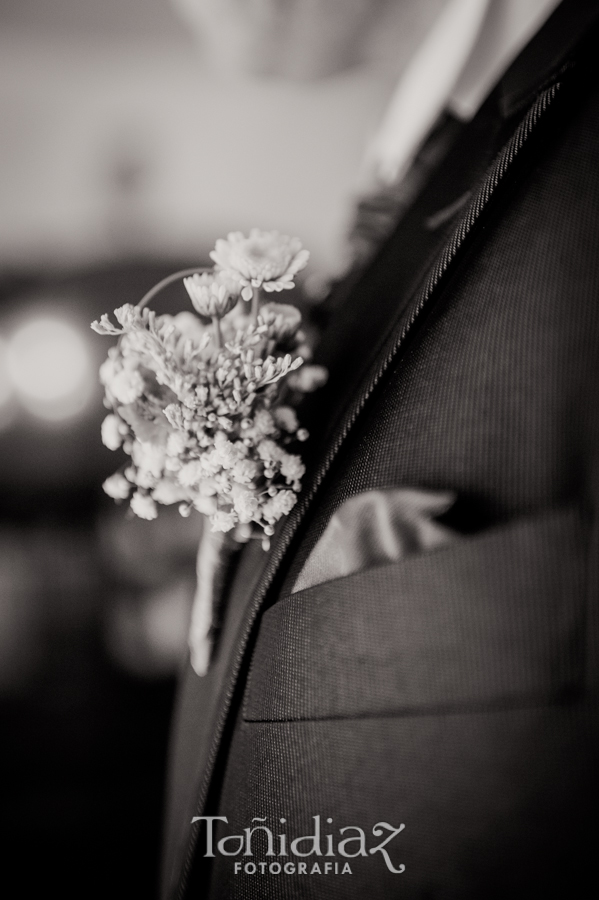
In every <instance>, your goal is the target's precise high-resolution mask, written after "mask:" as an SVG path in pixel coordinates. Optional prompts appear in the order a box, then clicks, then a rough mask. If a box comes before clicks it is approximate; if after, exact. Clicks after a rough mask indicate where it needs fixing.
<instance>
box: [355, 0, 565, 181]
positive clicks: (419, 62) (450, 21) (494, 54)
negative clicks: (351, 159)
mask: <svg viewBox="0 0 599 900" xmlns="http://www.w3.org/2000/svg"><path fill="white" fill-rule="evenodd" d="M559 2H560V0H449V2H448V3H447V5H446V6H445V7H444V9H443V11H442V12H441V14H440V15H439V17H438V19H437V20H436V22H435V23H434V25H433V27H432V28H431V30H430V31H429V33H428V35H427V37H426V38H425V40H424V41H423V42H422V44H421V45H420V47H419V48H418V50H417V51H416V53H415V54H414V56H413V57H412V59H411V60H410V62H409V64H408V66H407V67H406V69H405V70H404V72H403V73H402V75H401V78H400V80H399V82H398V84H397V87H396V88H395V91H394V93H393V96H392V98H391V101H390V103H389V106H388V108H387V112H386V114H385V117H384V119H383V122H382V124H381V126H380V128H379V130H378V131H377V133H376V134H375V136H374V138H373V139H372V141H371V142H370V144H369V147H368V149H367V153H366V159H365V167H364V168H365V172H364V174H365V180H366V181H367V182H368V183H369V184H370V185H373V184H378V185H379V186H381V185H385V184H391V183H393V182H396V181H397V180H398V179H400V178H402V176H403V175H404V174H405V172H406V171H407V169H408V168H409V166H410V164H411V162H412V160H413V159H414V156H415V155H416V153H417V151H418V149H419V147H420V146H421V144H422V142H423V141H424V139H425V138H426V136H427V134H428V132H429V131H430V129H431V128H432V126H433V125H434V123H435V122H436V120H437V119H438V117H439V115H440V114H441V113H442V112H443V110H445V109H448V110H449V111H450V112H452V113H453V114H454V115H456V116H457V117H458V118H461V119H463V120H468V119H471V118H472V117H473V116H474V115H475V113H476V112H477V110H478V108H479V107H480V105H481V104H482V102H483V101H484V99H485V97H486V96H487V94H488V93H489V91H490V90H491V88H492V87H493V85H494V84H495V83H496V82H497V80H498V79H499V78H500V76H501V75H502V74H503V72H505V71H506V69H507V68H508V66H509V65H510V63H511V62H512V61H513V60H514V59H515V58H516V56H517V55H518V54H519V52H520V51H521V50H522V49H523V47H524V46H525V45H526V44H527V43H528V41H529V40H530V39H531V38H532V37H533V35H534V34H535V33H536V32H537V31H538V30H539V29H540V28H541V26H542V25H543V24H544V22H545V21H546V20H547V19H548V18H549V16H550V15H551V13H552V12H553V10H554V9H555V8H556V7H557V6H558V5H559Z"/></svg>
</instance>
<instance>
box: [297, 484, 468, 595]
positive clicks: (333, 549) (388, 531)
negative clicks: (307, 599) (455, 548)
mask: <svg viewBox="0 0 599 900" xmlns="http://www.w3.org/2000/svg"><path fill="white" fill-rule="evenodd" d="M455 499H456V495H455V494H454V493H453V492H451V491H427V490H421V489H418V488H388V489H385V490H374V491H364V492H363V493H361V494H356V495H354V496H353V497H350V498H349V499H348V500H346V501H345V502H344V503H342V505H341V506H340V507H339V509H337V510H336V511H335V513H334V514H333V516H332V517H331V520H330V521H329V523H328V525H327V527H326V529H325V531H324V532H323V534H322V536H321V537H320V539H319V541H318V542H317V544H316V546H315V547H314V548H313V549H312V551H311V553H310V555H309V556H308V559H307V560H306V562H305V563H304V565H303V567H302V569H301V571H300V573H299V575H298V577H297V578H296V580H295V583H294V585H293V588H292V593H296V592H297V591H303V590H305V589H306V588H309V587H313V586H314V585H316V584H321V583H322V582H325V581H331V580H332V579H333V578H341V577H343V576H344V575H351V574H352V573H354V572H360V571H362V570H363V569H366V568H369V567H371V566H378V565H382V564H384V563H386V562H396V561H397V560H399V559H401V558H402V557H403V556H407V555H408V554H412V553H420V552H423V551H427V550H434V549H435V548H436V547H443V546H445V545H447V544H449V543H451V542H452V541H454V540H457V539H459V535H458V533H457V532H455V531H453V530H452V529H451V528H447V527H446V526H445V525H441V524H440V523H439V522H436V521H435V518H436V517H438V516H441V515H443V514H444V513H446V512H447V511H448V510H449V508H450V507H451V506H452V505H453V503H454V502H455Z"/></svg>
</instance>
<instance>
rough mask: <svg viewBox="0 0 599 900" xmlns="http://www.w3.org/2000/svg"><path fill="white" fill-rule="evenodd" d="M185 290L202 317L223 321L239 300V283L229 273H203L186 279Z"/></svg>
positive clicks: (184, 281) (184, 280)
mask: <svg viewBox="0 0 599 900" xmlns="http://www.w3.org/2000/svg"><path fill="white" fill-rule="evenodd" d="M183 283H184V285H185V289H186V291H187V293H188V294H189V296H190V299H191V302H192V304H193V307H194V309H195V310H196V312H198V313H199V314H200V315H201V316H208V317H209V318H213V317H215V316H216V318H218V319H222V317H223V316H226V315H227V313H228V312H230V311H231V310H232V309H233V307H234V306H235V304H236V303H237V301H238V300H239V293H240V288H239V281H238V280H237V279H235V278H233V276H232V275H229V274H228V272H202V273H201V274H199V273H197V272H196V274H195V275H192V276H191V277H190V278H184V279H183Z"/></svg>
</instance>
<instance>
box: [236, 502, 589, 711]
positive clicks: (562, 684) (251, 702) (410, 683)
mask: <svg viewBox="0 0 599 900" xmlns="http://www.w3.org/2000/svg"><path fill="white" fill-rule="evenodd" d="M585 545H586V527H585V525H584V524H583V518H582V515H581V513H580V511H579V510H578V509H574V508H572V507H569V508H563V509H559V510H552V511H549V512H545V513H543V514H541V515H535V516H531V517H528V518H522V519H519V520H517V521H516V522H512V523H510V524H508V525H505V526H502V527H498V528H494V529H491V530H489V531H487V532H484V533H482V534H480V535H477V536H475V537H467V538H463V539H461V540H460V541H458V542H456V543H454V544H451V545H450V546H448V547H445V548H442V549H438V550H435V551H432V552H430V553H424V554H418V555H415V556H411V557H407V558H405V559H404V560H401V561H399V562H394V563H389V564H386V565H381V566H377V567H374V568H370V569H367V570H365V571H362V572H359V573H355V574H352V575H348V576H346V577H344V578H338V579H335V580H333V581H328V582H325V583H323V584H320V585H316V586H314V587H311V588H308V589H306V590H304V591H299V592H297V593H295V594H293V595H291V596H287V597H283V598H282V599H281V600H279V602H277V603H276V604H275V605H274V606H272V607H271V608H270V609H268V610H267V611H266V612H265V614H264V616H263V618H262V621H261V623H260V629H259V633H258V637H257V642H256V645H255V648H254V653H253V657H252V664H251V668H250V674H249V679H248V684H247V688H246V693H245V698H244V718H245V719H246V720H247V721H260V722H265V721H268V722H280V721H294V720H304V719H322V718H337V717H353V716H380V715H405V714H410V713H426V712H443V711H451V710H452V709H455V710H465V709H468V708H474V709H477V708H489V707H490V706H491V707H492V706H494V705H511V704H521V703H545V702H556V701H559V700H561V699H563V698H564V697H566V696H571V695H572V691H576V690H578V689H580V687H581V686H582V679H583V671H584V658H583V655H584V618H585V616H584V610H585V570H586V561H585V556H586V551H585Z"/></svg>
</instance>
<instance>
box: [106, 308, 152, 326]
mask: <svg viewBox="0 0 599 900" xmlns="http://www.w3.org/2000/svg"><path fill="white" fill-rule="evenodd" d="M114 315H115V318H116V320H117V322H118V323H119V324H120V325H121V326H122V328H123V329H124V330H125V331H128V330H129V329H133V328H141V327H142V323H143V321H144V318H145V316H144V313H143V310H141V309H139V307H137V306H132V305H131V303H125V305H124V306H119V308H118V309H115V311H114ZM146 316H147V313H146Z"/></svg>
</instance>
